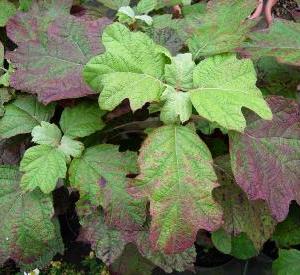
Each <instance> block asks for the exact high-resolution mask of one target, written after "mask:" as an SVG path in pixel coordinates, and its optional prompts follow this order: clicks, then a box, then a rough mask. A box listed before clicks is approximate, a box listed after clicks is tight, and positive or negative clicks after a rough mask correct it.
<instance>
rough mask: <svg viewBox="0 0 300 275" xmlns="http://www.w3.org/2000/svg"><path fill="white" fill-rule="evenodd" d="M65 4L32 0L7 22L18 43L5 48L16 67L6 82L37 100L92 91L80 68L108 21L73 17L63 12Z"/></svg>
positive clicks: (95, 47) (99, 47)
mask: <svg viewBox="0 0 300 275" xmlns="http://www.w3.org/2000/svg"><path fill="white" fill-rule="evenodd" d="M71 5H72V1H70V0H59V1H50V2H47V1H43V2H41V3H37V2H35V3H34V4H33V6H32V7H31V9H30V11H29V12H28V13H23V12H19V13H17V14H16V15H15V16H14V17H12V18H11V19H10V20H9V22H8V24H7V34H8V36H9V38H10V39H11V40H12V41H13V42H15V43H16V44H17V45H18V48H17V49H16V50H15V51H13V52H8V53H7V54H6V58H7V59H9V60H10V61H11V63H12V65H13V67H14V68H15V69H16V70H15V72H14V73H13V74H12V75H11V78H10V83H11V86H12V87H14V88H15V89H18V90H23V91H26V92H30V93H36V94H37V95H38V98H39V100H40V101H42V102H43V103H49V102H52V101H56V100H60V99H66V98H77V97H83V96H86V95H90V94H93V93H94V92H93V91H92V90H91V89H90V88H89V87H88V86H87V85H86V84H85V82H84V80H83V78H82V76H81V71H82V68H83V66H84V65H85V64H86V63H87V62H88V61H89V60H90V59H91V57H93V56H95V55H97V54H99V53H101V52H102V51H103V46H102V45H101V44H100V43H99V40H100V36H101V34H102V31H103V29H104V27H105V26H107V25H108V24H109V23H110V22H111V21H110V20H109V19H107V18H101V19H98V20H95V21H86V20H84V19H82V18H77V17H75V16H72V15H70V14H69V10H70V8H71Z"/></svg>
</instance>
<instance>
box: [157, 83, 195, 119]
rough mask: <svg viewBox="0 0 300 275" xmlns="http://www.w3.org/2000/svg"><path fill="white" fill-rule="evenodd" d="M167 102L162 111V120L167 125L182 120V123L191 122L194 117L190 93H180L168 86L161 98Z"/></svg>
mask: <svg viewBox="0 0 300 275" xmlns="http://www.w3.org/2000/svg"><path fill="white" fill-rule="evenodd" d="M161 100H164V101H165V104H164V106H163V107H162V109H161V111H160V120H161V121H163V122H164V123H166V124H171V123H175V122H177V121H178V120H180V121H181V122H182V123H183V122H186V121H188V120H189V118H190V116H191V115H192V108H193V106H192V102H191V100H190V95H189V93H185V92H181V91H178V92H176V91H175V90H174V88H173V87H171V86H168V87H167V88H166V89H165V91H164V92H163V94H162V96H161Z"/></svg>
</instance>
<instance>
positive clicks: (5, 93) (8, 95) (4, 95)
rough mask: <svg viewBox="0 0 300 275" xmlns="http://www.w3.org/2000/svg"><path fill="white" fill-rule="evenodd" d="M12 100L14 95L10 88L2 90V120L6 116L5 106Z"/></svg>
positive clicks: (0, 109)
mask: <svg viewBox="0 0 300 275" xmlns="http://www.w3.org/2000/svg"><path fill="white" fill-rule="evenodd" d="M11 99H12V93H11V92H10V89H8V88H0V120H1V117H2V116H3V115H4V112H5V108H4V104H5V103H7V102H9V101H10V100H11Z"/></svg>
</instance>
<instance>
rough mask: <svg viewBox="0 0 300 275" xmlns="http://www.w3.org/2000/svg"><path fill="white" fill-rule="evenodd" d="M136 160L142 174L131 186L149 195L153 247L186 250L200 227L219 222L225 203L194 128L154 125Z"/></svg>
mask: <svg viewBox="0 0 300 275" xmlns="http://www.w3.org/2000/svg"><path fill="white" fill-rule="evenodd" d="M138 163H139V166H140V175H139V176H138V177H137V178H135V179H134V180H133V181H132V182H130V184H129V188H128V190H129V192H130V193H131V194H132V195H133V196H134V197H136V198H141V197H147V198H148V199H149V200H150V215H151V217H152V220H151V227H150V242H151V247H152V249H154V250H160V251H164V252H166V253H179V252H182V251H184V250H186V249H187V248H189V247H191V246H192V245H193V243H194V241H195V238H196V234H197V231H198V230H199V229H200V228H203V229H206V230H209V231H212V230H216V229H217V228H218V227H219V226H220V225H221V220H222V212H221V208H220V206H219V205H218V204H217V203H216V202H215V201H214V200H213V197H212V194H211V192H212V190H213V188H215V187H216V186H217V183H216V180H217V179H216V175H215V173H214V171H213V168H212V159H211V155H210V152H209V150H208V148H207V147H206V145H205V144H204V143H203V142H202V141H201V140H200V139H199V137H198V136H197V135H196V133H195V132H194V130H193V129H191V128H190V127H184V126H174V125H172V126H164V127H160V128H158V129H156V130H154V131H153V132H151V133H150V134H149V136H148V138H147V139H146V141H145V142H144V144H143V146H142V148H141V150H140V155H139V159H138Z"/></svg>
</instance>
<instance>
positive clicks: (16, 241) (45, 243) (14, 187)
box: [0, 166, 64, 270]
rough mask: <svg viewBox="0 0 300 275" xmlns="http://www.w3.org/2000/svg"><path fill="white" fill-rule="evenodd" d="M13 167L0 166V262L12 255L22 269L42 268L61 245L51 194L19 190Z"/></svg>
mask: <svg viewBox="0 0 300 275" xmlns="http://www.w3.org/2000/svg"><path fill="white" fill-rule="evenodd" d="M20 178H21V174H20V173H19V172H18V169H17V168H16V167H12V166H0V186H1V187H0V198H1V199H0V209H1V210H0V220H1V222H0V234H1V236H2V237H1V240H0V264H1V265H2V264H3V263H4V262H5V261H6V260H7V259H8V258H11V259H13V260H14V261H16V262H17V263H18V265H20V266H21V267H22V269H26V270H32V269H33V268H37V267H38V268H42V267H44V266H45V265H46V264H48V263H49V261H50V260H51V259H52V258H53V256H54V255H55V254H56V253H63V250H64V247H63V242H62V239H61V236H60V232H59V224H58V220H57V219H56V218H52V219H51V217H52V216H53V214H54V209H53V205H52V197H51V196H49V195H45V194H43V193H41V192H40V191H39V190H35V191H33V192H29V193H23V192H22V191H21V190H20V187H19V182H20Z"/></svg>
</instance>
